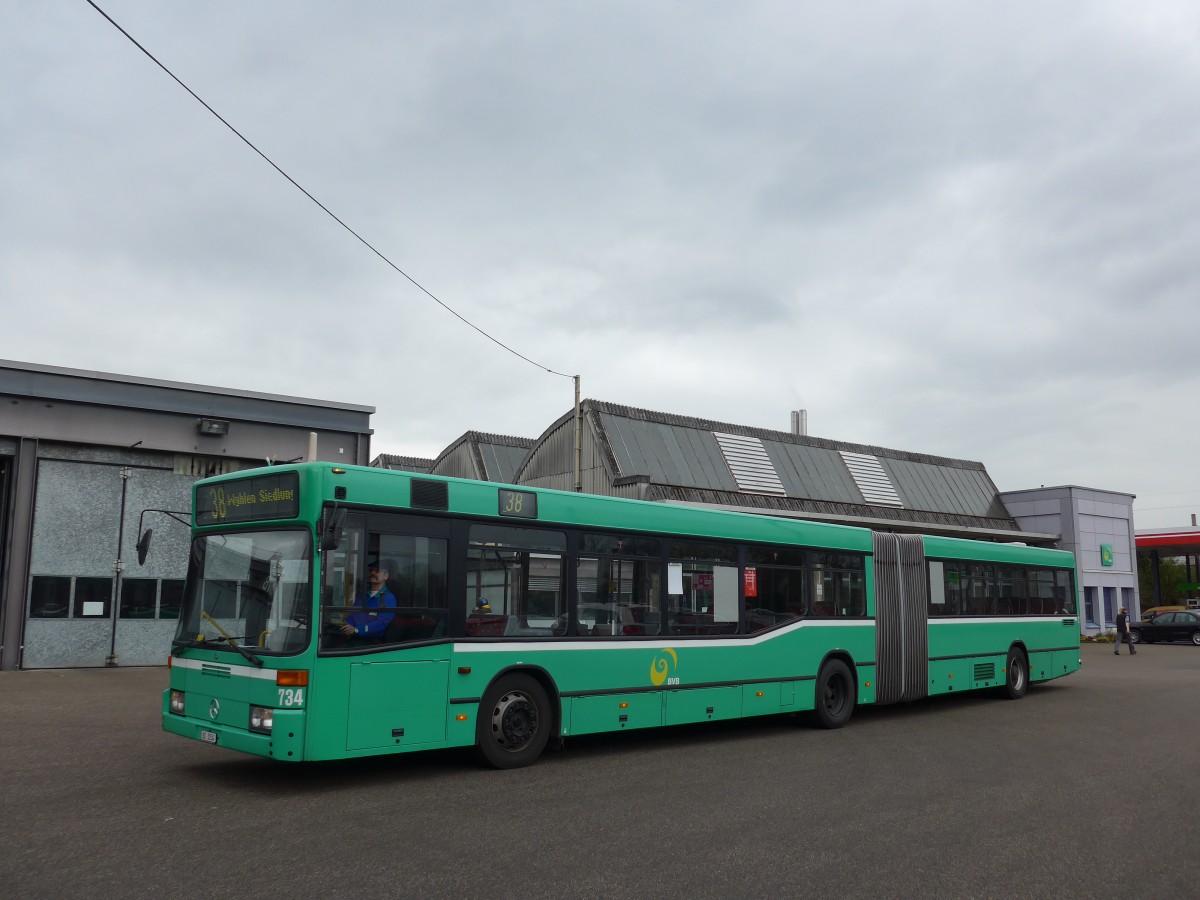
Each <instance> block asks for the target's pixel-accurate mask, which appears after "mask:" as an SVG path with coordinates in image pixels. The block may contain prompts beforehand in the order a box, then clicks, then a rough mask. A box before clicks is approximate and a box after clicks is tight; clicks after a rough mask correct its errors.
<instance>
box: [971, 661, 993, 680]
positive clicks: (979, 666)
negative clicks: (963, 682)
mask: <svg viewBox="0 0 1200 900" xmlns="http://www.w3.org/2000/svg"><path fill="white" fill-rule="evenodd" d="M995 678H996V664H995V663H976V664H975V680H976V681H994V680H995Z"/></svg>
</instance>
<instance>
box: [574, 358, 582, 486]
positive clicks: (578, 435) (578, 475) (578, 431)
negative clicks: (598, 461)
mask: <svg viewBox="0 0 1200 900" xmlns="http://www.w3.org/2000/svg"><path fill="white" fill-rule="evenodd" d="M574 378H575V492H576V493H580V492H582V491H583V480H582V479H583V473H582V471H581V470H582V469H583V422H582V421H581V420H580V418H579V376H578V375H575V376H574Z"/></svg>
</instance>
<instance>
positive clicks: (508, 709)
mask: <svg viewBox="0 0 1200 900" xmlns="http://www.w3.org/2000/svg"><path fill="white" fill-rule="evenodd" d="M537 728H538V711H537V705H536V704H535V703H534V702H533V701H532V700H530V699H529V697H527V696H525V695H524V694H522V693H521V692H519V691H513V692H511V693H508V694H505V695H504V696H503V697H501V698H500V699H499V700H498V701H496V706H495V708H494V709H493V710H492V734H493V735H494V736H495V738H496V743H498V744H499V745H500V746H501V747H503V748H504V749H506V750H520V749H521V748H522V747H524V746H525V745H526V744H527V743H529V741H530V740H531V739H532V738H533V736H534V735H535V734H536V733H537Z"/></svg>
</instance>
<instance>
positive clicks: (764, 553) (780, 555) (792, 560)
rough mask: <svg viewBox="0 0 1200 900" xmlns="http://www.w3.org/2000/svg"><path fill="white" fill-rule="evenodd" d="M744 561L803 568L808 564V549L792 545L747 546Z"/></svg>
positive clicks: (754, 563) (755, 563)
mask: <svg viewBox="0 0 1200 900" xmlns="http://www.w3.org/2000/svg"><path fill="white" fill-rule="evenodd" d="M746 562H747V564H753V565H764V566H791V567H794V568H803V567H804V566H806V565H807V564H808V551H807V550H797V549H795V548H794V547H747V548H746Z"/></svg>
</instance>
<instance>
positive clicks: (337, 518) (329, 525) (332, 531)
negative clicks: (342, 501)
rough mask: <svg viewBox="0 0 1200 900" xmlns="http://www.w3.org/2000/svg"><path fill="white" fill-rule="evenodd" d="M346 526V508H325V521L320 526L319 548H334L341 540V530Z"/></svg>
mask: <svg viewBox="0 0 1200 900" xmlns="http://www.w3.org/2000/svg"><path fill="white" fill-rule="evenodd" d="M345 528H346V510H345V509H332V510H326V515H325V521H324V524H323V525H322V526H321V549H322V550H336V549H337V548H338V544H340V543H341V542H342V532H343V531H344V530H345Z"/></svg>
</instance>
